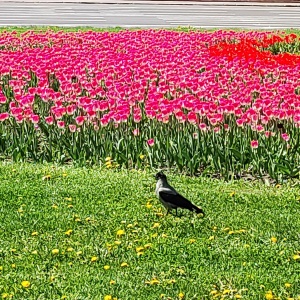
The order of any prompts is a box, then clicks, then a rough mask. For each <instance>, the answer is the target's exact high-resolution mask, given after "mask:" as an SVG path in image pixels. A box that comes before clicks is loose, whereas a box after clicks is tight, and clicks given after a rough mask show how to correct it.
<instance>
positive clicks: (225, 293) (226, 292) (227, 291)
mask: <svg viewBox="0 0 300 300" xmlns="http://www.w3.org/2000/svg"><path fill="white" fill-rule="evenodd" d="M230 292H231V291H230V290H229V289H226V290H224V291H223V295H227V294H229V293H230Z"/></svg>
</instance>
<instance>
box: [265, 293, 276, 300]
mask: <svg viewBox="0 0 300 300" xmlns="http://www.w3.org/2000/svg"><path fill="white" fill-rule="evenodd" d="M265 298H266V299H267V300H272V299H274V295H273V293H272V291H268V292H266V294H265Z"/></svg>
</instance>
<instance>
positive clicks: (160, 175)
mask: <svg viewBox="0 0 300 300" xmlns="http://www.w3.org/2000/svg"><path fill="white" fill-rule="evenodd" d="M166 178H167V176H166V175H165V174H164V173H163V172H162V171H160V172H158V173H157V174H156V175H155V179H156V180H158V179H166Z"/></svg>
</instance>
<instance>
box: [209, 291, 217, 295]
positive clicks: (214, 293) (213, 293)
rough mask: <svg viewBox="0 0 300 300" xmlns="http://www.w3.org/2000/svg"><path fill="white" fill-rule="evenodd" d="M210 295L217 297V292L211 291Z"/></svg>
mask: <svg viewBox="0 0 300 300" xmlns="http://www.w3.org/2000/svg"><path fill="white" fill-rule="evenodd" d="M210 294H211V295H217V294H218V291H216V290H212V291H211V292H210Z"/></svg>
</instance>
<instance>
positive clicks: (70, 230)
mask: <svg viewBox="0 0 300 300" xmlns="http://www.w3.org/2000/svg"><path fill="white" fill-rule="evenodd" d="M72 232H73V230H72V229H69V230H67V231H66V232H65V235H68V236H70V235H71V234H72Z"/></svg>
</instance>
